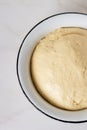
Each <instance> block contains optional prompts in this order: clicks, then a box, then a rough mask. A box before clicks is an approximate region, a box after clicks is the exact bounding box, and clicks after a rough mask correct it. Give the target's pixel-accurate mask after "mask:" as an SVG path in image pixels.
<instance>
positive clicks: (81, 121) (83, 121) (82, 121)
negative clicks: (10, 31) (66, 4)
mask: <svg viewBox="0 0 87 130" xmlns="http://www.w3.org/2000/svg"><path fill="white" fill-rule="evenodd" d="M64 14H80V15H86V16H87V14H86V13H80V12H63V13H58V14H54V15H51V16H49V17H47V18H45V19H43V20H42V21H40V22H39V23H37V24H36V25H35V26H34V27H33V28H32V29H31V30H30V31H29V32H28V33H27V34H26V36H25V37H24V39H23V41H22V43H21V45H20V47H19V51H18V54H17V62H16V72H17V77H18V81H19V85H20V87H21V89H22V92H23V93H24V95H25V96H26V98H27V99H28V101H29V102H30V103H31V104H32V105H33V106H34V107H35V108H36V109H37V110H39V111H40V112H41V113H43V114H44V115H46V116H48V117H50V118H52V119H54V120H57V121H61V122H65V123H75V124H76V123H85V122H87V120H80V121H68V120H63V119H59V118H55V117H53V116H50V115H48V114H47V113H45V112H43V110H41V109H40V108H38V106H36V105H35V104H34V103H33V102H32V100H31V99H30V98H29V97H28V96H27V94H26V92H25V91H24V89H23V85H22V83H21V80H20V76H19V70H18V64H19V57H20V52H21V49H22V46H23V44H24V42H25V40H26V38H27V36H28V35H29V34H30V33H31V32H32V31H33V30H34V29H35V28H36V27H37V26H38V25H39V24H41V23H42V22H44V21H46V20H48V19H50V18H52V17H55V16H58V15H64Z"/></svg>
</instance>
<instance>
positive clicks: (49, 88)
mask: <svg viewBox="0 0 87 130" xmlns="http://www.w3.org/2000/svg"><path fill="white" fill-rule="evenodd" d="M31 75H32V79H33V82H34V84H35V87H36V89H37V90H38V92H39V93H40V94H41V95H42V97H44V98H45V99H46V100H47V101H48V102H49V103H51V104H52V105H54V106H56V107H59V108H62V109H66V110H80V109H84V108H87V30H86V29H82V28H76V27H63V28H59V29H56V30H54V31H53V32H50V33H49V34H47V35H46V36H45V37H43V38H42V39H41V40H40V41H39V42H38V44H37V46H36V47H35V49H34V51H33V54H32V57H31Z"/></svg>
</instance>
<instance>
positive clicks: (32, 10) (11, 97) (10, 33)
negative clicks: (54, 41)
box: [0, 0, 87, 130]
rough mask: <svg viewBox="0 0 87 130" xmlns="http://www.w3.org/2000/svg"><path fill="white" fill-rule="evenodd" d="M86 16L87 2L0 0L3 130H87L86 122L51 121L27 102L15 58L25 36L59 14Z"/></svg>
mask: <svg viewBox="0 0 87 130" xmlns="http://www.w3.org/2000/svg"><path fill="white" fill-rule="evenodd" d="M65 11H76V12H84V13H87V1H86V0H36V1H35V0H0V130H29V129H30V130H37V129H38V130H45V129H46V130H53V129H54V130H60V129H62V130H67V129H70V130H82V129H84V130H86V129H87V123H83V124H68V123H62V122H59V121H55V120H53V119H50V118H49V117H47V116H45V115H43V114H42V113H40V112H39V111H37V110H36V109H35V108H34V107H33V106H32V105H31V104H30V103H29V102H28V100H27V99H26V97H25V96H24V94H23V93H22V91H21V88H20V86H19V83H18V80H17V75H16V58H17V53H18V49H19V46H20V44H21V42H22V40H23V38H24V36H25V35H26V33H27V32H28V31H29V30H30V29H31V28H32V27H33V26H34V25H35V24H36V23H38V22H39V21H40V20H42V19H44V18H46V17H48V16H50V15H52V14H56V13H60V12H65Z"/></svg>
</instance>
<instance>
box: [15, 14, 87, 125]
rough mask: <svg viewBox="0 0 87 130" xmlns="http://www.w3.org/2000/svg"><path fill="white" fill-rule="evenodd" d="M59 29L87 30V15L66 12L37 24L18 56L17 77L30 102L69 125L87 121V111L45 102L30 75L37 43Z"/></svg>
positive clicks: (22, 45)
mask: <svg viewBox="0 0 87 130" xmlns="http://www.w3.org/2000/svg"><path fill="white" fill-rule="evenodd" d="M59 27H81V28H87V14H83V13H77V12H66V13H60V14H55V15H52V16H49V17H47V18H45V19H44V20H42V21H40V22H39V23H38V24H36V25H35V26H34V27H33V28H32V29H31V30H30V31H29V32H28V33H27V35H26V36H25V38H24V39H23V41H22V44H21V46H20V48H19V51H18V55H17V66H16V67H17V77H18V81H19V84H20V86H21V89H22V91H23V93H24V95H25V96H26V97H27V99H28V100H29V102H31V103H32V105H33V106H34V107H35V108H37V109H38V110H39V111H40V112H42V113H43V114H45V115H47V116H49V117H50V118H53V119H55V120H59V121H62V122H67V123H83V122H86V121H87V109H84V110H80V111H67V110H62V109H60V108H57V107H55V106H53V105H51V104H50V103H48V102H47V101H46V100H44V99H43V98H42V97H41V96H40V95H39V93H38V92H37V91H36V89H35V86H34V84H33V81H32V78H31V73H30V59H31V55H32V52H33V49H34V48H35V46H36V44H37V42H38V41H39V40H40V39H41V38H42V37H43V36H45V35H46V34H47V33H49V32H51V31H53V30H55V29H57V28H59Z"/></svg>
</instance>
